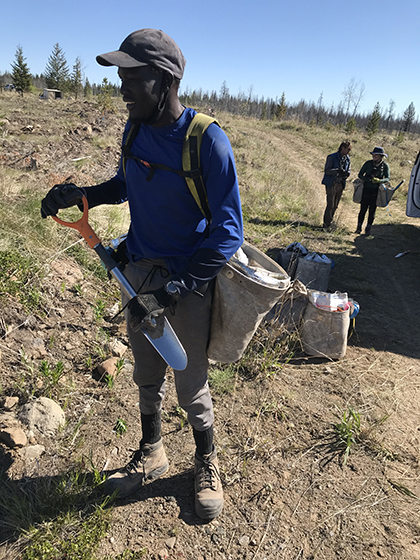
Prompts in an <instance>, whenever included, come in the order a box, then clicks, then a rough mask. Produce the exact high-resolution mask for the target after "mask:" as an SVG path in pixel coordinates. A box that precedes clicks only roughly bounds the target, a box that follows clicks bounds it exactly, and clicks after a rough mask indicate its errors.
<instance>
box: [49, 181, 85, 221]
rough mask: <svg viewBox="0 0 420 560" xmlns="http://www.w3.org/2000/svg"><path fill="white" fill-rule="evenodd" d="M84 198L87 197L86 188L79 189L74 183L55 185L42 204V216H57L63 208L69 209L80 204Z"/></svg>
mask: <svg viewBox="0 0 420 560" xmlns="http://www.w3.org/2000/svg"><path fill="white" fill-rule="evenodd" d="M83 196H86V191H85V189H84V188H81V187H78V186H76V185H74V184H73V183H64V184H63V185H54V187H53V188H52V189H51V190H50V191H49V192H48V194H47V196H46V197H45V198H43V199H42V202H41V216H42V217H43V218H46V217H47V216H56V215H57V212H58V211H59V210H61V209H62V208H69V207H70V206H75V205H76V204H80V202H81V201H82V198H83Z"/></svg>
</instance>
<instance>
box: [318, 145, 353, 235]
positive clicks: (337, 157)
mask: <svg viewBox="0 0 420 560" xmlns="http://www.w3.org/2000/svg"><path fill="white" fill-rule="evenodd" d="M350 152H351V144H350V142H341V144H340V146H339V148H338V152H334V153H333V154H329V155H328V156H327V160H326V162H325V167H324V177H323V179H322V184H323V185H325V193H326V195H327V206H326V208H325V211H324V221H323V228H324V229H325V230H328V229H329V228H330V226H331V223H332V220H333V218H334V214H335V212H336V210H337V208H338V205H339V203H340V200H341V195H342V194H343V191H344V189H345V187H346V180H347V178H348V176H349V175H350V172H351V165H350V155H349V154H350Z"/></svg>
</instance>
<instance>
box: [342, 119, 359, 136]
mask: <svg viewBox="0 0 420 560" xmlns="http://www.w3.org/2000/svg"><path fill="white" fill-rule="evenodd" d="M356 128H357V124H356V121H355V120H354V117H351V118H350V119H349V120H348V121H347V124H346V126H345V127H344V130H345V132H346V133H347V134H351V133H352V132H354V131H355V130H356Z"/></svg>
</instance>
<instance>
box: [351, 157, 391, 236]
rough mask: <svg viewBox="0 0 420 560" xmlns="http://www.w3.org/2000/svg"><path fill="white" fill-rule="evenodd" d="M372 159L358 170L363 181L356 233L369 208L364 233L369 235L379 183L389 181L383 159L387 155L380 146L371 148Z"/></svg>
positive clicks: (387, 169) (360, 227)
mask: <svg viewBox="0 0 420 560" xmlns="http://www.w3.org/2000/svg"><path fill="white" fill-rule="evenodd" d="M370 154H371V155H372V159H371V160H368V161H366V162H365V163H364V164H363V165H362V168H361V170H360V171H359V175H358V177H359V179H361V180H362V181H363V194H362V200H361V202H360V212H359V215H358V218H357V229H356V233H362V227H363V220H364V219H365V215H366V212H367V211H368V210H369V213H368V219H367V224H366V229H365V234H366V235H370V231H371V228H372V224H373V220H374V219H375V212H376V199H377V196H378V190H379V185H380V184H382V183H388V182H389V180H390V179H389V165H388V164H387V163H386V162H385V161H384V157H385V158H386V157H388V156H387V154H386V153H385V151H384V149H383V148H381V147H380V146H377V147H376V148H373V151H372V152H370Z"/></svg>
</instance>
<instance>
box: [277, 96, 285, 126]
mask: <svg viewBox="0 0 420 560" xmlns="http://www.w3.org/2000/svg"><path fill="white" fill-rule="evenodd" d="M286 110H287V106H286V96H285V94H284V91H283V93H282V94H281V98H280V103H279V104H278V105H277V108H276V119H277V120H279V121H281V120H283V119H284V117H285V116H286Z"/></svg>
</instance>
